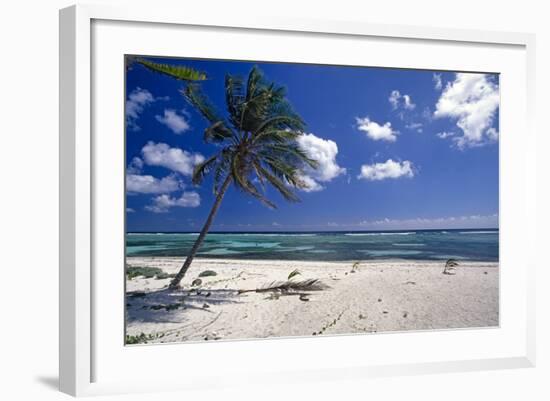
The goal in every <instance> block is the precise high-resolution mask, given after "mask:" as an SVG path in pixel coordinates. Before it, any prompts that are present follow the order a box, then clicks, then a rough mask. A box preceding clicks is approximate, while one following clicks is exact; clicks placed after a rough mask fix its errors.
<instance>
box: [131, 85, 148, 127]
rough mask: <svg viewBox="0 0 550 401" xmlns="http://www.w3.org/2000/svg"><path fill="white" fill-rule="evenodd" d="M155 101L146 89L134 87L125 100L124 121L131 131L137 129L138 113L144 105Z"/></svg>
mask: <svg viewBox="0 0 550 401" xmlns="http://www.w3.org/2000/svg"><path fill="white" fill-rule="evenodd" d="M154 101H155V98H154V97H153V95H152V94H151V92H149V91H148V90H147V89H141V88H140V87H139V86H138V87H137V88H136V89H134V90H133V91H132V92H131V93H130V95H129V96H128V100H126V123H127V125H128V128H129V129H131V130H132V131H139V130H140V127H139V125H138V124H137V120H138V118H139V115H140V114H141V113H142V112H143V109H144V108H145V106H147V105H149V104H151V103H152V102H154Z"/></svg>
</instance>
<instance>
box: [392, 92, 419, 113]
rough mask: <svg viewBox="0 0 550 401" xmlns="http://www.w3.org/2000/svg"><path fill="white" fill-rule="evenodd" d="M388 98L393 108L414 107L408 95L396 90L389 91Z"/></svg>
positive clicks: (407, 108) (411, 108)
mask: <svg viewBox="0 0 550 401" xmlns="http://www.w3.org/2000/svg"><path fill="white" fill-rule="evenodd" d="M388 100H389V102H390V104H391V105H392V108H393V109H394V110H397V109H398V108H404V109H405V110H413V109H414V108H415V107H416V105H415V104H414V103H413V102H412V100H411V97H410V96H409V95H405V94H401V92H399V91H398V90H393V91H391V93H390V97H389V98H388Z"/></svg>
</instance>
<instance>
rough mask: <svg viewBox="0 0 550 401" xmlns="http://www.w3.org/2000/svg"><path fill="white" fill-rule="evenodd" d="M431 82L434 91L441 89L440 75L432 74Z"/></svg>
mask: <svg viewBox="0 0 550 401" xmlns="http://www.w3.org/2000/svg"><path fill="white" fill-rule="evenodd" d="M432 80H433V81H434V87H435V89H436V90H438V91H440V90H441V89H442V88H443V80H442V79H441V74H437V73H434V74H433V77H432Z"/></svg>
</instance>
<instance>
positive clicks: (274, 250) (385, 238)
mask: <svg viewBox="0 0 550 401" xmlns="http://www.w3.org/2000/svg"><path fill="white" fill-rule="evenodd" d="M498 233H499V232H498V230H494V229H483V230H479V229H476V230H407V231H380V232H301V233H297V232H292V233H289V232H263V233H256V232H254V233H253V232H249V233H244V232H243V233H234V232H231V233H209V234H208V235H207V237H206V240H205V242H204V244H203V246H202V248H201V249H200V250H199V253H198V257H205V258H231V259H269V260H312V261H318V260H323V261H348V260H372V259H392V258H399V259H417V260H423V259H428V260H445V259H449V258H456V259H462V260H472V261H498V253H499V242H498V238H499V235H498ZM197 236H198V234H197V233H128V234H127V235H126V254H127V256H181V257H183V256H186V255H187V252H189V250H190V249H191V246H192V245H193V242H194V240H195V239H196V238H197Z"/></svg>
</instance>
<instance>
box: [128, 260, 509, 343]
mask: <svg viewBox="0 0 550 401" xmlns="http://www.w3.org/2000/svg"><path fill="white" fill-rule="evenodd" d="M127 263H128V266H147V267H157V268H160V269H162V270H163V271H164V272H166V273H169V274H173V273H175V272H177V270H178V269H179V267H180V266H181V263H182V259H181V258H168V257H130V258H128V259H127ZM352 265H353V263H352V262H306V261H271V260H230V259H223V260H220V259H195V261H193V264H192V266H191V268H190V269H189V271H188V273H187V275H186V277H185V278H184V280H183V282H182V285H183V288H182V290H181V291H176V292H174V291H168V290H166V289H165V288H166V287H167V285H168V283H169V282H170V279H169V278H167V279H156V278H144V277H143V276H141V277H135V278H133V279H128V280H127V301H126V309H127V336H140V335H141V338H142V339H144V341H141V342H147V343H160V342H181V341H205V340H231V339H247V338H267V337H288V336H311V335H334V334H353V333H376V332H388V331H405V330H430V329H451V328H468V327H470V328H471V327H489V326H498V324H499V290H498V283H499V276H498V275H499V273H498V263H496V262H460V265H459V266H458V267H457V268H456V270H455V274H454V275H447V274H443V273H442V272H443V268H444V265H445V262H444V261H439V262H438V261H435V262H434V261H410V260H384V261H364V262H361V263H360V264H359V265H358V267H357V268H356V269H355V271H354V272H352ZM294 269H298V270H299V271H300V272H301V274H300V275H298V276H295V277H294V278H293V280H295V281H301V280H305V279H309V278H315V279H319V280H321V282H322V283H324V284H326V285H327V286H329V287H330V288H327V289H325V290H322V291H311V292H308V294H309V295H308V296H307V297H302V299H300V296H299V295H297V294H292V295H284V294H279V293H270V292H263V293H257V292H245V293H239V292H238V291H239V290H254V289H256V288H261V287H264V286H266V285H268V284H270V283H272V282H274V281H285V280H287V278H288V275H289V273H290V272H292V271H293V270H294ZM205 270H213V271H215V272H216V276H212V277H201V280H202V283H201V284H200V285H199V286H196V287H193V289H192V287H191V282H192V281H193V280H195V279H196V278H197V277H198V275H199V274H200V273H201V272H203V271H205ZM142 333H143V335H142ZM127 338H128V337H127Z"/></svg>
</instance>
